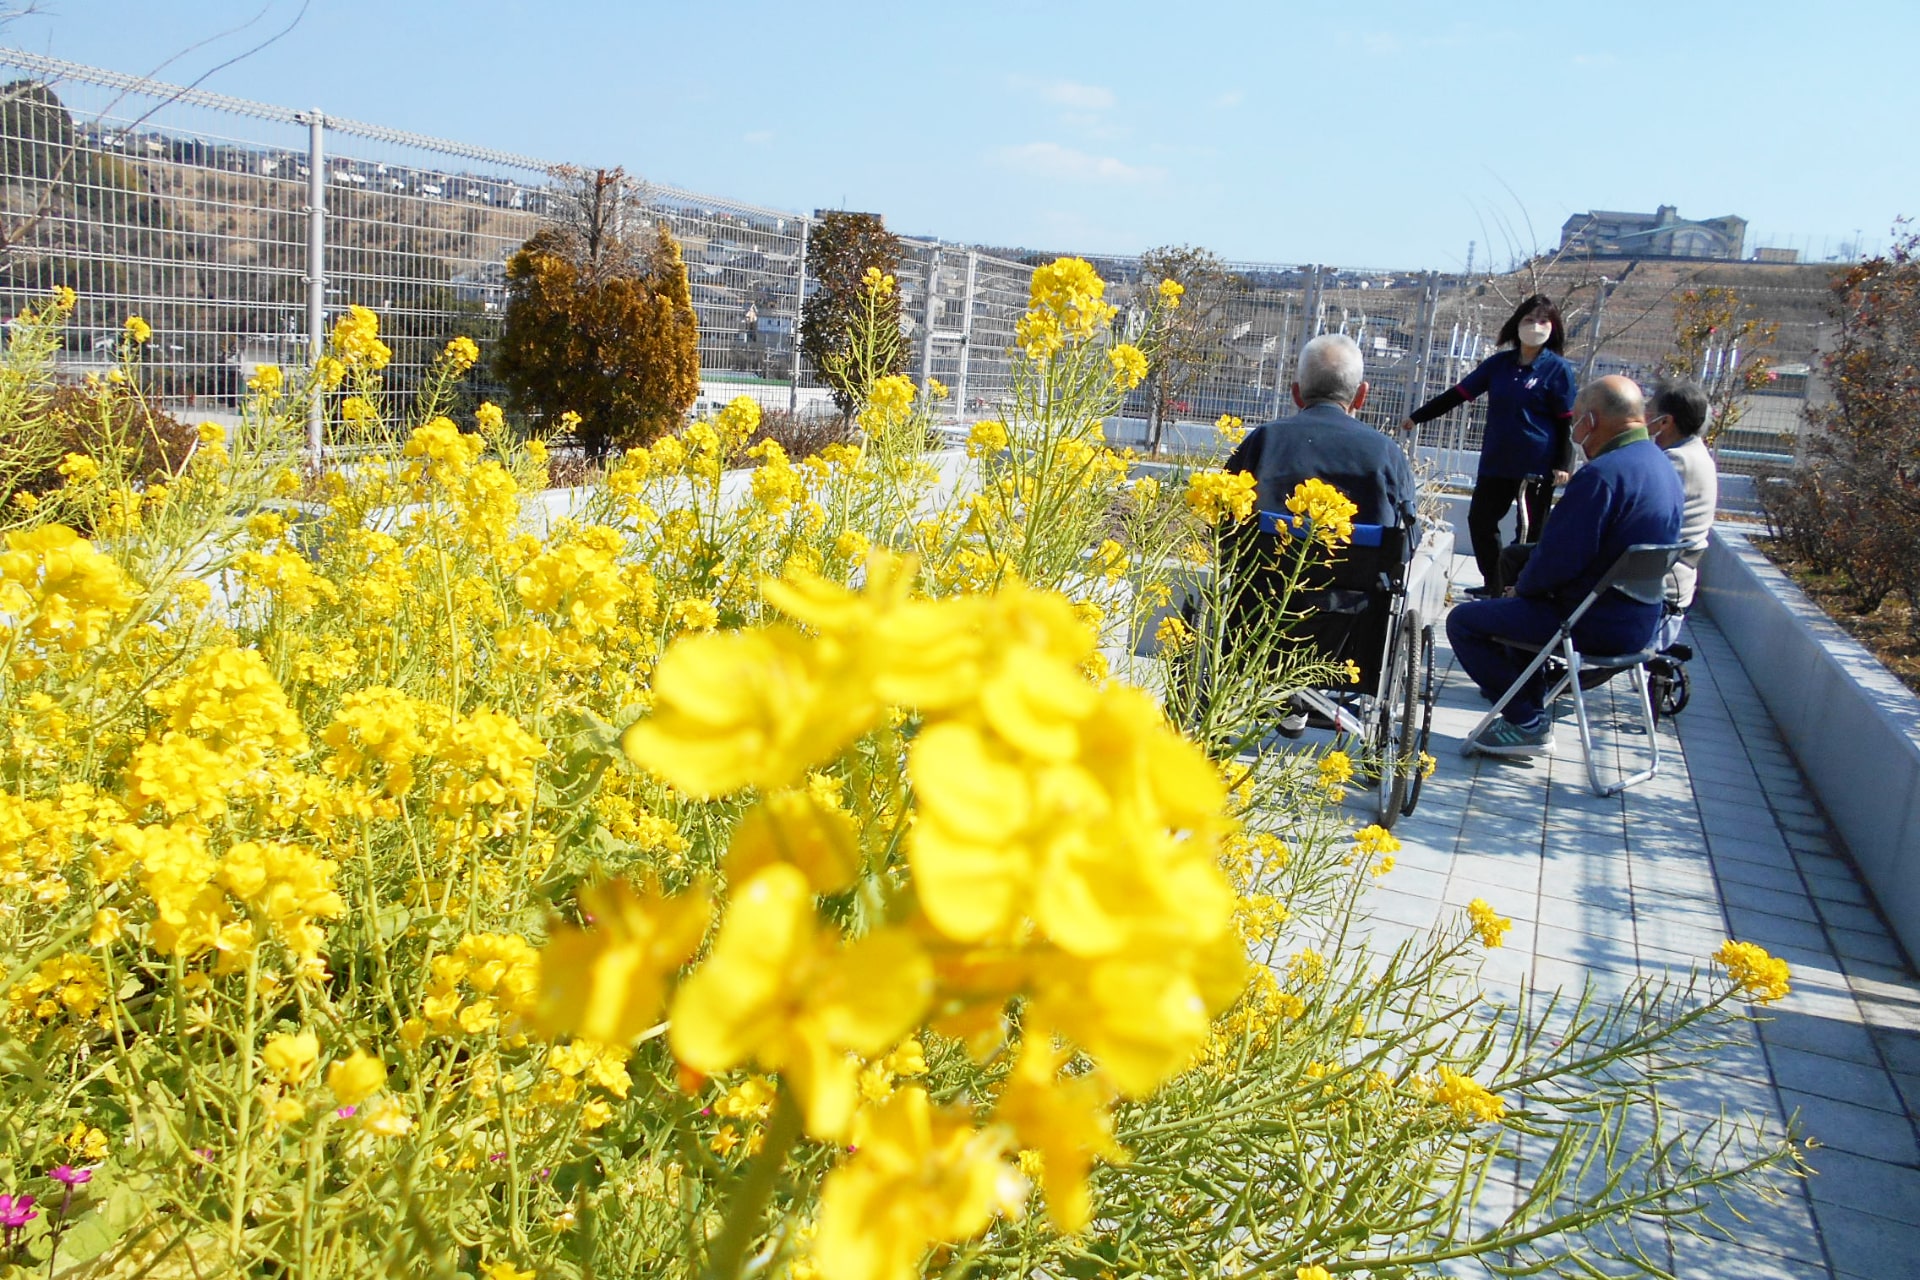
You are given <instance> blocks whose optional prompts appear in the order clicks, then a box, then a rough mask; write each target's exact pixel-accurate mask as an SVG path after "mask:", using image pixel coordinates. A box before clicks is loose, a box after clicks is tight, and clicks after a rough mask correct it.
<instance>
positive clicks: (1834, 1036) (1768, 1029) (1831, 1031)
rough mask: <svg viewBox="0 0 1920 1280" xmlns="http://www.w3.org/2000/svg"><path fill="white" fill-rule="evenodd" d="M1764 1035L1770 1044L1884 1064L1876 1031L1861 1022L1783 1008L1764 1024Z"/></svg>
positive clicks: (1867, 1063)
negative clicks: (1875, 1035)
mask: <svg viewBox="0 0 1920 1280" xmlns="http://www.w3.org/2000/svg"><path fill="white" fill-rule="evenodd" d="M1760 1038H1761V1039H1762V1040H1764V1041H1766V1042H1767V1043H1768V1044H1770V1045H1780V1046H1781V1047H1783V1048H1787V1049H1804V1050H1805V1051H1806V1052H1808V1053H1818V1054H1822V1055H1824V1056H1825V1057H1829V1058H1845V1059H1846V1060H1847V1061H1849V1062H1857V1063H1860V1064H1861V1065H1862V1066H1868V1067H1880V1066H1882V1065H1883V1062H1882V1059H1881V1057H1880V1048H1879V1046H1878V1045H1877V1044H1875V1043H1874V1039H1873V1035H1872V1033H1871V1032H1869V1031H1868V1030H1867V1028H1866V1027H1864V1026H1861V1025H1859V1024H1857V1023H1849V1022H1840V1021H1836V1020H1835V1019H1832V1018H1821V1017H1815V1016H1812V1015H1810V1014H1804V1013H1794V1012H1792V1011H1790V1010H1781V1011H1779V1012H1776V1013H1774V1014H1773V1015H1772V1017H1771V1018H1770V1019H1769V1020H1768V1021H1766V1022H1763V1023H1762V1024H1760Z"/></svg>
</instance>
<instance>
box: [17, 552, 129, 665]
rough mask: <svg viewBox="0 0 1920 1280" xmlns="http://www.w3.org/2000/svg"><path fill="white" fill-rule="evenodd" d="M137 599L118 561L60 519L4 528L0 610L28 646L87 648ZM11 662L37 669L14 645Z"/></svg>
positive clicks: (68, 650)
mask: <svg viewBox="0 0 1920 1280" xmlns="http://www.w3.org/2000/svg"><path fill="white" fill-rule="evenodd" d="M137 599H138V596H137V595H136V593H135V591H134V589H133V585H132V584H131V583H130V582H128V581H127V577H126V575H125V574H124V573H122V572H121V571H120V566H119V565H117V564H115V563H114V562H113V561H112V560H111V559H109V558H108V557H106V556H103V555H101V554H100V553H99V552H98V551H96V550H94V547H93V544H92V543H91V542H88V541H87V540H86V539H85V538H82V537H81V536H80V535H79V534H77V533H75V532H74V531H73V530H72V529H69V528H67V527H66V526H65V525H58V524H49V525H41V526H40V527H38V528H34V529H26V530H16V531H14V532H12V533H9V534H7V549H6V551H4V552H0V615H3V616H4V617H5V618H6V622H5V624H4V626H5V628H6V629H7V630H11V631H12V632H14V633H15V634H16V635H17V636H19V637H20V638H22V639H25V640H28V641H29V642H31V647H40V646H48V647H55V648H58V649H60V650H62V651H64V652H66V653H77V652H79V651H80V650H82V649H87V648H91V647H92V646H94V645H96V644H98V643H99V642H100V640H101V639H102V637H103V636H104V635H105V633H106V630H107V628H108V627H109V626H110V625H112V624H113V623H114V622H115V621H116V620H118V619H119V618H120V617H121V616H122V615H124V614H125V613H126V612H127V610H128V609H130V608H132V607H133V604H134V602H135V601H136V600H137ZM14 665H15V667H16V668H17V669H19V668H23V667H26V666H29V665H31V667H32V670H37V669H38V668H37V663H34V662H33V660H32V659H31V658H30V657H29V655H28V654H26V653H21V652H18V651H16V653H15V657H14ZM32 670H23V671H22V672H21V674H23V675H24V674H31V673H32Z"/></svg>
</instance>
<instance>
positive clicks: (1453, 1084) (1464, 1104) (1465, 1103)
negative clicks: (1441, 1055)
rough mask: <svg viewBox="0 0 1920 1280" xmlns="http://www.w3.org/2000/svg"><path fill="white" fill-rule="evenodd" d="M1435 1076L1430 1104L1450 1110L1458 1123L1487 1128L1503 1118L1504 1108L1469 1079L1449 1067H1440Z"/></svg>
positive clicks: (1491, 1095)
mask: <svg viewBox="0 0 1920 1280" xmlns="http://www.w3.org/2000/svg"><path fill="white" fill-rule="evenodd" d="M1435 1074H1436V1075H1438V1077H1439V1082H1438V1083H1437V1084H1435V1085H1434V1089H1433V1100H1434V1101H1435V1102H1438V1103H1441V1104H1442V1105H1444V1106H1450V1107H1452V1108H1453V1110H1454V1113H1455V1114H1456V1115H1458V1116H1459V1117H1460V1118H1461V1119H1462V1120H1472V1121H1478V1122H1480V1123H1484V1124H1491V1123H1493V1122H1494V1121H1497V1120H1499V1119H1500V1118H1501V1117H1503V1116H1505V1115H1506V1113H1507V1108H1506V1104H1505V1103H1503V1102H1501V1101H1500V1099H1499V1098H1497V1097H1495V1096H1494V1095H1493V1094H1491V1093H1488V1092H1487V1091H1486V1089H1484V1088H1483V1087H1481V1085H1480V1084H1479V1083H1478V1082H1476V1081H1475V1080H1474V1079H1473V1077H1471V1076H1466V1075H1462V1074H1461V1073H1459V1072H1458V1071H1455V1070H1454V1069H1453V1068H1451V1067H1440V1068H1438V1069H1437V1070H1436V1072H1435Z"/></svg>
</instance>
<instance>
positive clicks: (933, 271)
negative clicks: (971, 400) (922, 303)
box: [920, 245, 940, 399]
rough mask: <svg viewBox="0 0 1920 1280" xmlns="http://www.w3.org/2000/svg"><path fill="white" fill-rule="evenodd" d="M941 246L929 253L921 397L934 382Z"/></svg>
mask: <svg viewBox="0 0 1920 1280" xmlns="http://www.w3.org/2000/svg"><path fill="white" fill-rule="evenodd" d="M939 287H940V246H939V245H934V246H933V248H932V249H931V250H929V251H928V253H927V303H926V307H925V309H924V314H923V315H922V316H921V320H920V395H921V397H922V398H923V399H924V397H925V396H926V394H927V389H928V386H929V384H931V383H932V381H933V318H934V317H935V316H936V315H938V314H939V313H940V299H939V296H938V290H939Z"/></svg>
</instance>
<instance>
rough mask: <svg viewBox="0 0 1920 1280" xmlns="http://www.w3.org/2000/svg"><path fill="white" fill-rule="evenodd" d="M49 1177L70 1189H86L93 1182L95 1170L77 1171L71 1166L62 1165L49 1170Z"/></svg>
mask: <svg viewBox="0 0 1920 1280" xmlns="http://www.w3.org/2000/svg"><path fill="white" fill-rule="evenodd" d="M47 1176H48V1177H49V1178H52V1179H53V1180H54V1181H55V1182H63V1183H65V1184H66V1185H67V1186H69V1187H84V1186H86V1185H87V1184H88V1183H89V1182H92V1181H93V1170H91V1169H76V1168H74V1167H73V1166H72V1165H70V1164H60V1165H55V1166H54V1167H53V1168H51V1169H49V1170H48V1171H47Z"/></svg>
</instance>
